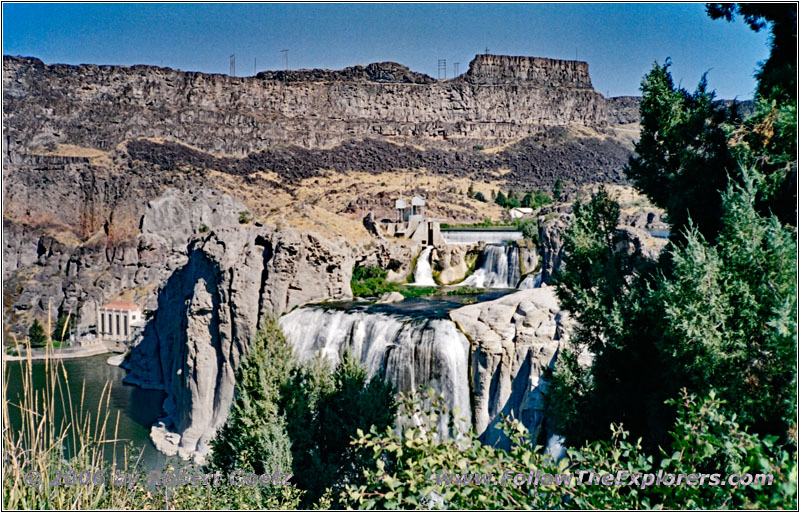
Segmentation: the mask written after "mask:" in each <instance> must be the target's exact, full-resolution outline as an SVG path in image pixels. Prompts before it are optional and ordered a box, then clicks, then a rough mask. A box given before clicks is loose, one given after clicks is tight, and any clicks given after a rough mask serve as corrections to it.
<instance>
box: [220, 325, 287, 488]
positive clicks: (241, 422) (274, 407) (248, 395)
mask: <svg viewBox="0 0 800 513" xmlns="http://www.w3.org/2000/svg"><path fill="white" fill-rule="evenodd" d="M292 366H293V361H292V348H291V346H290V345H289V343H288V342H287V341H286V338H285V337H284V335H283V333H282V332H281V329H280V327H279V326H278V323H277V321H276V320H275V319H274V318H271V317H270V318H266V319H265V320H264V326H263V327H262V329H261V330H259V332H258V334H257V335H256V336H255V338H254V339H253V340H252V341H251V344H250V348H249V350H248V352H247V356H245V358H244V360H242V362H241V364H240V365H239V369H238V370H237V372H236V395H235V397H234V400H233V405H232V406H231V410H230V413H229V416H228V420H227V422H226V423H225V425H224V426H223V427H222V428H221V429H220V430H219V432H218V433H217V436H216V438H215V439H214V440H213V442H212V453H213V456H212V459H211V466H212V468H215V469H220V470H223V471H230V470H233V469H249V470H252V471H253V472H255V473H257V474H264V473H270V474H272V473H275V472H280V473H290V472H291V464H292V455H291V450H290V448H291V443H290V441H289V436H288V434H287V431H286V419H285V418H284V415H283V414H282V412H281V411H280V409H279V406H278V404H279V401H280V389H281V386H283V384H284V383H286V382H287V380H288V379H289V375H290V372H291V369H292Z"/></svg>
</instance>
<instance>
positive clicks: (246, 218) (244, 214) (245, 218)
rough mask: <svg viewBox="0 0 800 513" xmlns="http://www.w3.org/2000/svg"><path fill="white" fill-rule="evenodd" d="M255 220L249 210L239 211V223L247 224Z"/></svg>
mask: <svg viewBox="0 0 800 513" xmlns="http://www.w3.org/2000/svg"><path fill="white" fill-rule="evenodd" d="M252 220H253V217H252V215H251V214H250V212H248V211H247V210H242V211H241V212H239V224H247V223H249V222H250V221H252Z"/></svg>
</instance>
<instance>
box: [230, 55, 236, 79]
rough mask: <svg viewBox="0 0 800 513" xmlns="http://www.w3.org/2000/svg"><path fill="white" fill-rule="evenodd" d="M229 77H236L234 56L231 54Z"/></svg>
mask: <svg viewBox="0 0 800 513" xmlns="http://www.w3.org/2000/svg"><path fill="white" fill-rule="evenodd" d="M231 76H232V77H235V76H236V54H235V53H234V54H231Z"/></svg>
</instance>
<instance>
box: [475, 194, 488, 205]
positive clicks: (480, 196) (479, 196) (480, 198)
mask: <svg viewBox="0 0 800 513" xmlns="http://www.w3.org/2000/svg"><path fill="white" fill-rule="evenodd" d="M475 199H476V200H478V201H482V202H484V203H486V202H487V201H486V196H484V195H483V193H482V192H480V191H478V192H476V193H475Z"/></svg>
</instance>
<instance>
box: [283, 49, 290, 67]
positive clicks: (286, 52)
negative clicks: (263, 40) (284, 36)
mask: <svg viewBox="0 0 800 513" xmlns="http://www.w3.org/2000/svg"><path fill="white" fill-rule="evenodd" d="M281 53H282V54H283V70H284V71H289V50H281Z"/></svg>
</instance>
